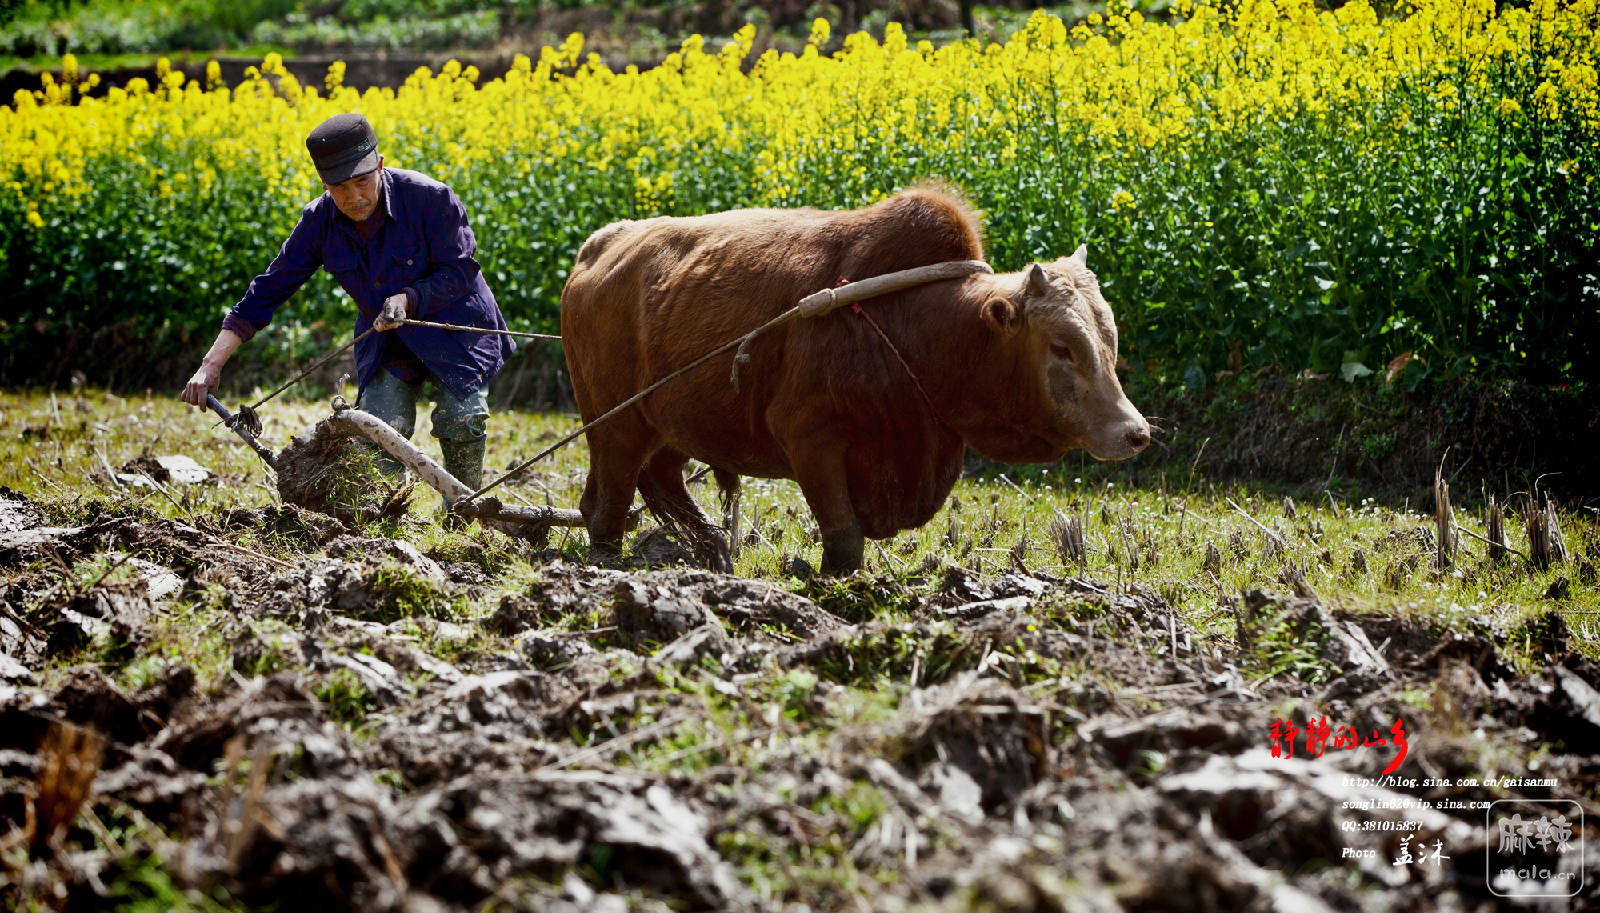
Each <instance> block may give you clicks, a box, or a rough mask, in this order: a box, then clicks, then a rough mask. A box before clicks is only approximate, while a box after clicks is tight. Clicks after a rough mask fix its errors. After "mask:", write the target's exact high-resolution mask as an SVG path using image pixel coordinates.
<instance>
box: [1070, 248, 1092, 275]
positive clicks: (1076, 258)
mask: <svg viewBox="0 0 1600 913" xmlns="http://www.w3.org/2000/svg"><path fill="white" fill-rule="evenodd" d="M1067 262H1068V263H1071V264H1072V265H1073V266H1076V267H1078V268H1079V269H1088V268H1089V245H1087V244H1079V245H1078V249H1077V250H1075V251H1073V252H1072V256H1070V257H1068V258H1067Z"/></svg>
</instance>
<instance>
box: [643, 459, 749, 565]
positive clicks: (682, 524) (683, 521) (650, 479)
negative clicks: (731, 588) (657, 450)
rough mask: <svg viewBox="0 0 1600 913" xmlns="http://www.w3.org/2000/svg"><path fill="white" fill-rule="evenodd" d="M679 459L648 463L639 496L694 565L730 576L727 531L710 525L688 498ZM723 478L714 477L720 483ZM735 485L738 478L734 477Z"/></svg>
mask: <svg viewBox="0 0 1600 913" xmlns="http://www.w3.org/2000/svg"><path fill="white" fill-rule="evenodd" d="M682 467H683V461H682V460H681V458H680V459H673V458H667V459H652V460H651V461H650V462H649V463H647V464H646V465H645V467H644V469H643V471H641V472H640V473H639V494H640V496H641V497H643V498H644V506H645V507H647V508H649V510H650V512H651V513H652V514H654V515H655V517H656V520H657V521H659V522H660V523H661V525H662V527H664V528H665V529H666V531H667V534H668V535H670V536H671V537H672V538H674V539H677V540H678V541H679V542H682V543H684V545H686V546H687V547H688V548H689V551H690V552H691V553H692V554H693V555H694V558H695V561H696V562H698V563H699V564H701V565H702V566H704V567H707V568H709V569H711V570H713V571H721V572H723V573H732V571H733V553H732V551H731V550H730V549H729V546H728V535H727V531H726V530H724V529H723V528H722V527H720V526H718V525H717V524H715V523H713V522H711V518H710V517H707V516H706V515H705V512H704V511H702V510H701V509H700V505H699V504H696V503H695V500H694V498H692V497H690V495H689V490H688V488H687V487H685V485H684V482H683V473H682ZM722 475H723V474H722V473H720V472H719V473H718V476H719V478H718V482H719V483H722V482H723V479H722V478H721V476H722ZM734 484H735V485H737V484H738V477H737V476H735V477H734ZM724 490H726V486H724Z"/></svg>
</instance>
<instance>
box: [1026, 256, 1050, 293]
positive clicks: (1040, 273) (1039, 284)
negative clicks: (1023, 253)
mask: <svg viewBox="0 0 1600 913" xmlns="http://www.w3.org/2000/svg"><path fill="white" fill-rule="evenodd" d="M1022 287H1023V289H1025V290H1026V291H1027V293H1028V296H1029V297H1030V298H1043V297H1044V296H1046V295H1048V294H1050V277H1049V276H1046V275H1045V274H1044V267H1042V266H1040V265H1039V264H1037V263H1030V264H1028V268H1027V270H1026V271H1024V273H1023V276H1022Z"/></svg>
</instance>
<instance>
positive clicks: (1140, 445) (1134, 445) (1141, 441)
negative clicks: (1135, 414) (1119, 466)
mask: <svg viewBox="0 0 1600 913" xmlns="http://www.w3.org/2000/svg"><path fill="white" fill-rule="evenodd" d="M1123 440H1125V441H1127V442H1128V447H1129V448H1130V449H1132V450H1133V452H1134V453H1138V452H1139V451H1141V450H1143V449H1145V448H1146V447H1148V446H1150V426H1149V425H1148V424H1146V423H1144V422H1140V423H1139V424H1138V425H1135V426H1134V427H1133V428H1130V429H1128V433H1127V434H1126V435H1124V437H1123Z"/></svg>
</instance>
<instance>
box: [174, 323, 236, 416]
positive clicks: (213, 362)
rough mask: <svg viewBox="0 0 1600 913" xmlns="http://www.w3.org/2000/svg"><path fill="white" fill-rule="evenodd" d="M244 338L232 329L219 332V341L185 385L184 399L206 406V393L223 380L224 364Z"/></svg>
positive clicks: (194, 404)
mask: <svg viewBox="0 0 1600 913" xmlns="http://www.w3.org/2000/svg"><path fill="white" fill-rule="evenodd" d="M241 342H244V338H243V337H241V336H240V335H239V334H238V333H235V332H234V331H232V330H223V331H222V332H220V333H218V334H217V341H216V342H214V343H212V344H211V351H209V352H207V353H206V357H205V358H203V359H201V360H200V370H198V371H196V372H194V376H193V377H191V378H189V382H188V383H187V384H184V386H183V401H184V402H186V403H188V404H189V405H191V406H200V407H202V408H203V407H204V406H205V404H206V394H207V393H210V392H211V391H213V390H215V389H217V384H218V383H219V382H220V381H221V380H222V366H223V365H225V364H227V363H228V359H229V358H231V357H232V356H233V352H234V350H235V349H237V348H239V343H241Z"/></svg>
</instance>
